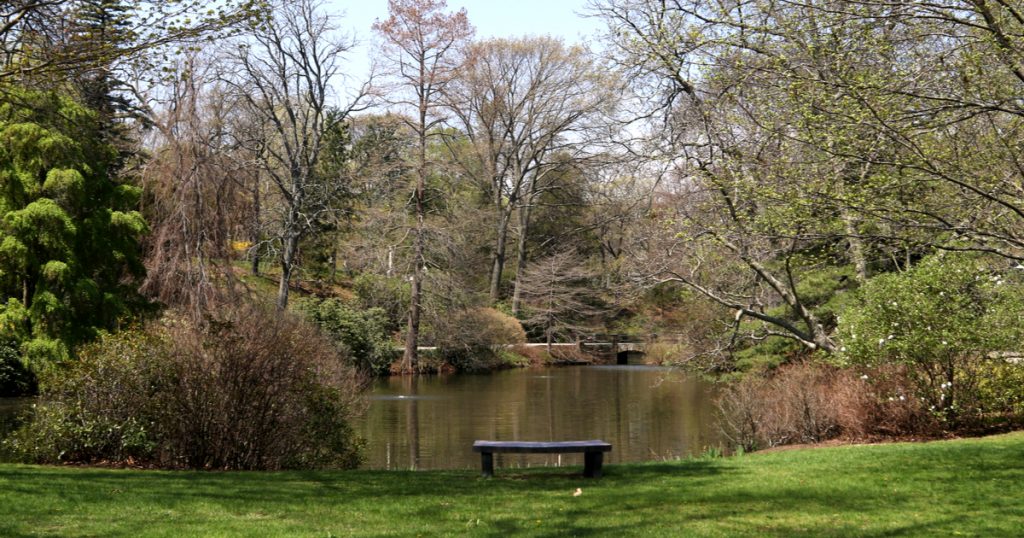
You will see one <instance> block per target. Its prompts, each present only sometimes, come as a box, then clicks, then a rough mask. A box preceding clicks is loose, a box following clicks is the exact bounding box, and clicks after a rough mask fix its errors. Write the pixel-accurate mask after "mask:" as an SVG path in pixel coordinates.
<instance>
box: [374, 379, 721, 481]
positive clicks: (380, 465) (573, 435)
mask: <svg viewBox="0 0 1024 538" xmlns="http://www.w3.org/2000/svg"><path fill="white" fill-rule="evenodd" d="M713 391H714V388H713V386H712V384H710V383H708V382H705V381H702V380H700V379H698V378H696V377H693V376H687V375H685V374H683V373H681V372H679V371H677V370H672V369H668V368H658V367H647V366H571V367H560V368H543V369H519V370H506V371H500V372H495V373H490V374H482V375H466V374H462V375H451V376H419V377H411V376H408V377H395V378H389V379H382V380H379V381H378V382H377V383H376V384H375V385H374V386H373V389H372V392H371V394H370V405H369V409H368V410H367V414H366V416H365V418H364V419H363V420H362V421H361V423H360V424H359V427H358V429H359V432H360V434H362V435H363V436H364V437H365V438H366V440H367V447H366V463H365V465H364V466H365V467H367V468H372V469H464V468H476V467H478V466H479V465H480V456H479V454H475V453H473V452H472V445H473V441H474V440H477V439H487V440H501V441H508V440H522V441H565V440H585V439H602V440H605V441H608V442H609V443H611V444H612V447H613V448H612V452H611V453H610V454H607V455H606V456H605V458H606V459H605V461H606V462H609V463H616V462H625V461H644V460H657V459H667V458H677V457H683V456H689V455H696V454H700V453H701V452H703V451H704V450H705V449H706V448H707V447H709V446H717V445H718V444H719V434H718V428H717V425H716V422H715V413H714V404H713V401H712V400H713V397H714V394H713ZM582 459H583V458H582V455H577V454H565V455H555V454H551V455H549V454H528V455H524V454H496V455H495V464H496V465H497V466H499V467H515V466H532V465H559V464H561V465H581V464H582Z"/></svg>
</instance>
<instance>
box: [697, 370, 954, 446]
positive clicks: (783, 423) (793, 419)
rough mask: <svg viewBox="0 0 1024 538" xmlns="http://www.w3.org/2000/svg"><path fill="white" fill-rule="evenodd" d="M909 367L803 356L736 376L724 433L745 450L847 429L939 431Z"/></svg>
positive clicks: (859, 434)
mask: <svg viewBox="0 0 1024 538" xmlns="http://www.w3.org/2000/svg"><path fill="white" fill-rule="evenodd" d="M908 379H909V377H908V376H907V374H906V372H905V370H904V369H902V368H899V367H885V368H877V369H871V370H867V371H861V370H857V371H855V370H852V369H848V368H836V367H833V366H828V365H823V364H816V363H811V362H800V363H793V364H788V365H785V366H782V367H779V368H777V369H776V370H774V371H771V372H769V373H767V374H765V375H762V374H757V373H749V374H747V375H745V376H744V377H742V378H740V379H738V380H736V381H734V382H732V383H731V384H730V385H729V386H727V387H726V388H725V389H724V390H723V391H722V392H721V393H720V395H719V398H718V401H717V404H718V408H719V414H720V416H721V421H720V424H721V427H722V431H723V434H724V435H725V437H726V438H727V439H729V440H730V441H732V442H733V443H734V444H735V445H736V446H738V447H742V448H743V449H744V450H757V449H760V448H771V447H775V446H780V445H787V444H794V443H817V442H821V441H824V440H828V439H833V438H838V437H845V438H847V439H864V438H873V437H893V436H909V435H913V436H920V435H925V436H934V435H937V434H939V433H940V432H941V429H940V428H939V423H938V421H937V420H936V419H935V416H934V414H933V413H931V412H930V411H929V410H928V409H927V406H926V405H925V404H924V402H923V401H922V400H921V399H920V398H915V397H914V396H913V394H912V393H913V391H912V389H911V386H912V383H910V382H909V381H908Z"/></svg>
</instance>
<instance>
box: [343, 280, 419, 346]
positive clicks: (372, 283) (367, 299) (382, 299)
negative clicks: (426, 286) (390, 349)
mask: <svg viewBox="0 0 1024 538" xmlns="http://www.w3.org/2000/svg"><path fill="white" fill-rule="evenodd" d="M352 287H353V288H354V289H355V292H356V295H358V296H359V306H361V307H362V308H363V309H370V308H380V309H383V310H384V312H385V313H386V315H387V320H388V325H387V329H388V332H397V331H398V330H400V329H401V328H402V324H403V322H404V321H405V318H406V314H407V313H408V311H409V297H410V294H411V293H412V292H411V291H410V288H409V283H408V282H406V281H404V280H402V279H399V278H388V277H385V276H380V275H374V274H370V273H364V274H361V275H359V276H358V277H356V279H355V280H354V281H353V283H352Z"/></svg>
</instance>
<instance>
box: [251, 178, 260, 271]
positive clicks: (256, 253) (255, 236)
mask: <svg viewBox="0 0 1024 538" xmlns="http://www.w3.org/2000/svg"><path fill="white" fill-rule="evenodd" d="M251 226H252V229H251V230H249V240H250V241H251V242H252V246H251V247H249V248H251V249H252V268H251V270H252V275H253V276H259V275H260V186H259V183H258V179H257V184H256V186H255V188H253V190H252V223H251Z"/></svg>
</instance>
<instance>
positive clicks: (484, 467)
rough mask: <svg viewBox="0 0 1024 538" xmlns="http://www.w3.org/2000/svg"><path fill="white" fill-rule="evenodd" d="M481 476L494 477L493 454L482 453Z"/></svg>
mask: <svg viewBox="0 0 1024 538" xmlns="http://www.w3.org/2000/svg"><path fill="white" fill-rule="evenodd" d="M480 467H481V476H483V477H484V478H488V477H491V476H494V454H493V453H491V452H481V453H480Z"/></svg>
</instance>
